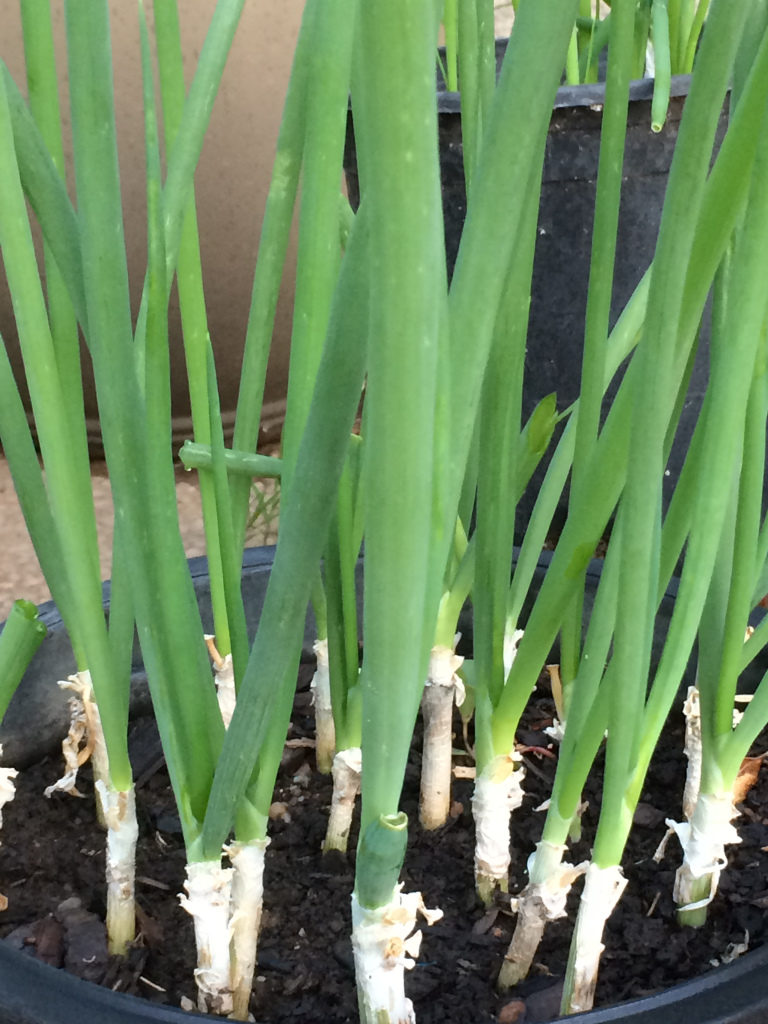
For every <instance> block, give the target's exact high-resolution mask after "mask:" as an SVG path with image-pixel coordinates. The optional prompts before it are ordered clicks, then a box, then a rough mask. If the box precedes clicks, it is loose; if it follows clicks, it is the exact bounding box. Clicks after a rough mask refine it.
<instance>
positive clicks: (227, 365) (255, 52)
mask: <svg viewBox="0 0 768 1024" xmlns="http://www.w3.org/2000/svg"><path fill="white" fill-rule="evenodd" d="M52 6H53V9H54V17H55V25H56V32H57V40H58V45H59V50H60V62H59V66H60V68H63V67H65V51H64V32H63V3H62V0H53V4H52ZM110 7H111V10H112V16H113V50H114V64H115V92H116V107H117V118H118V135H119V144H120V163H121V175H122V185H123V193H124V197H125V209H126V241H127V247H128V251H129V256H130V266H131V274H132V281H131V287H132V294H133V298H134V302H136V301H137V299H138V293H139V290H140V288H141V283H142V280H143V270H144V265H145V255H144V247H145V240H146V234H145V207H144V195H143V174H144V171H143V161H144V147H143V124H142V102H141V78H140V65H139V50H138V27H137V21H136V4H135V2H130V0H110ZM179 7H180V11H181V18H182V34H183V45H184V49H185V62H186V66H187V69H188V81H189V80H190V79H191V75H192V73H193V69H194V66H195V62H196V59H197V56H198V54H199V52H200V47H201V46H202V43H203V39H204V37H205V31H206V28H207V25H208V22H209V20H210V16H211V13H212V12H213V9H214V7H215V0H180V3H179ZM147 8H148V9H149V11H148V13H150V14H151V4H147ZM302 9H303V0H246V4H245V9H244V12H243V16H242V20H241V23H240V26H239V29H238V32H237V35H236V37H235V42H234V45H233V48H232V52H231V55H230V60H229V63H228V66H227V69H226V72H225V75H224V79H223V81H222V85H221V90H220V92H219V95H218V97H217V100H216V104H215V107H214V111H213V117H212V121H211V126H210V131H209V134H208V138H207V141H206V145H205V148H204V150H203V154H202V157H201V161H200V166H199V170H198V175H197V179H196V182H197V200H198V216H199V225H200V236H201V245H202V253H203V271H204V279H205V287H206V299H207V303H208V315H209V326H210V333H211V337H212V339H213V343H214V349H215V352H216V358H217V369H218V373H219V378H220V381H221V397H222V409H223V410H224V412H225V413H228V412H229V413H231V412H232V410H233V409H234V404H235V401H236V395H237V384H238V380H239V372H240V356H241V352H242V340H243V337H244V333H245V324H246V319H247V314H248V306H249V301H250V289H251V281H252V274H253V265H254V260H255V256H256V249H257V243H258V237H259V231H260V227H261V217H262V211H263V207H264V200H265V195H266V190H267V186H268V183H269V178H270V173H271V167H272V159H273V154H274V146H275V140H276V137H277V130H278V127H279V123H280V116H281V112H282V105H283V97H284V94H285V89H286V85H287V81H288V74H289V71H290V62H291V58H292V55H293V47H294V43H295V39H296V34H297V32H298V26H299V21H300V17H301V12H302ZM0 55H2V57H3V59H4V60H5V61H6V63H7V64H8V65H9V67H10V69H11V72H12V74H13V76H14V78H15V79H16V81H17V82H18V83H19V85H20V86H22V88H23V84H24V63H23V54H22V45H21V29H20V23H19V13H18V4H17V3H15V2H13V0H3V3H2V4H0ZM24 91H25V90H24ZM62 103H63V105H64V111H65V116H66V88H65V85H63V92H62ZM67 120H68V119H67ZM65 130H66V126H65ZM292 264H293V253H291V255H290V257H289V270H288V272H287V275H286V279H285V281H284V284H283V290H282V295H281V302H280V305H279V309H278V316H277V324H276V336H275V345H274V347H273V356H272V359H271V363H270V372H269V379H268V384H267V395H266V403H267V405H266V407H265V418H266V419H269V418H270V416H275V415H277V416H279V412H280V404H281V401H282V397H283V394H284V388H285V380H286V376H287V365H288V342H289V336H290V295H291V291H292V285H293V274H292ZM2 287H3V288H4V281H3V285H2ZM174 312H175V311H174ZM172 315H173V314H172ZM0 331H2V334H3V337H4V338H5V339H6V341H7V343H8V346H9V349H11V350H12V352H13V351H15V350H16V342H15V329H14V326H13V317H12V313H11V310H10V302H9V300H8V296H7V293H6V292H4V291H3V292H2V293H0ZM172 352H173V363H174V378H175V381H176V387H175V391H176V393H177V394H178V395H179V396H181V397H179V398H176V399H175V403H174V414H175V417H176V420H177V425H178V428H179V430H178V433H179V434H180V435H183V434H184V429H185V424H184V418H185V417H186V415H187V413H188V406H187V405H186V402H185V400H184V393H185V385H184V380H183V375H184V369H183V353H182V348H181V340H180V337H179V329H178V322H177V318H176V316H175V315H173V326H172ZM88 412H89V415H90V416H94V415H95V412H96V409H95V401H94V399H93V397H92V396H91V397H90V398H89V409H88Z"/></svg>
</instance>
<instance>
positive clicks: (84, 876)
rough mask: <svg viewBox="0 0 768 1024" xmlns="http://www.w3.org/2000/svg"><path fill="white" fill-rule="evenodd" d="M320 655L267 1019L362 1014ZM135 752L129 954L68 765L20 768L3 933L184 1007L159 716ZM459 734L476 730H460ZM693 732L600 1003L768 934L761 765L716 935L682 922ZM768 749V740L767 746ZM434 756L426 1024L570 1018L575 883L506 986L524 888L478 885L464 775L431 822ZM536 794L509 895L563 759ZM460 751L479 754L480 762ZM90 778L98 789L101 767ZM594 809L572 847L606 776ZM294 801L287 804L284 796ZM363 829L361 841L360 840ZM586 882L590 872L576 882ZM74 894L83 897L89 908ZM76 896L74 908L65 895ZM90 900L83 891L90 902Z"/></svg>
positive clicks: (657, 764) (423, 878)
mask: <svg viewBox="0 0 768 1024" xmlns="http://www.w3.org/2000/svg"><path fill="white" fill-rule="evenodd" d="M310 675H311V667H310V666H307V667H306V671H305V672H304V678H303V680H300V692H299V693H298V695H297V701H296V706H295V710H294V716H293V723H292V727H291V731H290V736H289V739H290V740H291V741H292V745H290V746H288V747H286V751H285V756H284V763H283V767H282V769H281V773H280V778H279V780H278V786H277V790H276V793H275V801H276V805H277V806H276V807H275V813H276V815H277V817H276V818H275V820H273V821H272V823H271V837H272V842H271V845H270V847H269V850H268V852H267V862H266V875H265V912H264V920H263V928H262V936H261V941H260V948H259V963H258V967H257V971H256V981H255V983H254V993H253V997H252V1002H251V1011H252V1013H253V1016H254V1019H255V1020H256V1021H259V1022H265V1024H278V1022H288V1021H301V1022H315V1021H317V1022H325V1024H343V1022H346V1021H356V1020H357V1009H356V1001H355V987H354V976H353V971H352V955H351V948H350V944H349V938H348V936H349V929H350V912H349V894H350V891H351V888H352V882H353V865H352V862H351V861H352V858H351V857H350V860H349V861H346V860H345V859H344V858H341V857H338V858H335V859H332V860H329V859H327V858H323V856H322V855H321V853H320V845H321V841H322V838H323V834H324V830H325V822H326V815H327V809H328V806H329V803H330V798H331V784H330V780H329V778H328V777H325V776H321V775H319V774H318V773H317V772H316V771H315V770H314V759H313V752H312V749H311V746H308V745H306V744H304V742H303V741H304V740H305V739H308V738H309V737H311V734H312V725H313V720H312V714H311V707H310V702H309V694H308V693H307V692H306V689H304V687H305V686H306V684H307V682H308V678H309V676H310ZM552 711H553V707H552V705H551V702H550V701H549V700H548V699H547V698H546V697H542V698H540V699H538V701H537V702H536V703H535V705H534V707H533V708H532V710H530V711H529V712H528V713H527V715H526V719H525V721H524V723H523V727H522V728H521V731H520V733H519V740H520V741H521V743H523V744H525V745H527V746H530V747H540V746H546V744H547V743H548V740H547V737H546V736H544V735H543V733H542V732H541V730H542V728H543V727H544V726H546V725H547V724H549V722H550V720H551V715H552ZM131 742H132V749H133V756H134V764H135V765H136V776H137V780H138V801H137V802H138V807H139V811H138V813H139V821H140V828H141V838H140V845H139V850H138V858H137V876H138V877H137V894H138V902H139V907H140V920H139V923H140V928H141V935H140V938H139V940H138V941H137V944H136V948H135V949H134V950H133V951H132V953H131V955H130V957H129V958H128V959H127V960H125V961H122V960H114V959H113V960H110V959H109V958H108V957H107V955H106V952H105V943H104V933H103V928H102V925H101V921H102V918H103V913H104V902H103V901H104V883H103V848H104V837H103V833H102V832H100V830H99V829H98V827H97V826H96V823H95V819H94V811H93V804H92V800H91V799H90V798H86V799H82V800H75V799H73V798H71V797H68V796H65V795H62V794H54V796H53V798H52V799H51V800H45V799H43V797H42V791H43V789H44V788H45V786H46V785H48V784H50V783H51V782H52V781H53V780H54V779H55V778H56V777H57V775H58V769H59V764H58V763H56V762H55V761H53V760H49V761H47V762H44V763H43V764H41V765H39V766H37V767H36V768H34V769H31V770H29V771H26V772H25V773H23V775H21V776H20V777H19V779H18V780H17V784H18V794H17V797H16V800H15V801H14V802H13V803H11V804H9V805H8V806H7V807H6V808H5V809H4V812H3V816H4V822H3V832H2V836H3V846H2V847H1V848H0V892H2V893H4V894H5V895H6V896H7V898H8V907H7V909H6V910H5V912H4V913H2V914H1V915H0V936H2V937H3V938H5V939H6V940H7V941H11V942H15V943H16V944H17V945H18V946H19V947H20V948H23V949H24V950H25V951H26V953H28V955H30V956H38V957H41V958H43V959H45V960H47V962H49V963H51V964H54V965H55V966H58V967H65V966H66V967H68V968H69V969H72V970H74V971H76V972H77V973H79V974H81V975H84V976H85V977H87V978H88V979H89V980H92V981H96V982H100V983H102V984H106V985H109V986H110V987H117V988H120V989H122V990H124V991H129V992H132V993H135V994H137V995H140V996H142V997H145V998H148V999H152V1000H156V1001H161V1002H167V1003H170V1004H172V1005H176V1006H178V1005H179V1004H180V1001H181V1000H182V999H183V998H186V999H187V1000H194V999H195V991H194V983H193V981H192V971H193V968H194V950H193V945H194V943H193V935H192V924H191V920H190V919H189V918H188V916H187V915H186V914H185V912H184V911H183V910H182V909H181V908H180V907H179V903H178V899H177V893H178V892H180V891H181V886H182V882H183V879H184V849H183V844H182V839H181V832H180V827H179V822H178V818H177V816H176V812H175V808H174V802H173V797H172V794H171V792H170V789H169V787H168V781H167V776H166V773H165V770H164V768H163V767H162V762H161V760H159V759H158V756H157V747H156V745H155V744H156V735H155V733H154V727H153V725H152V723H151V722H150V721H148V720H147V721H143V720H142V721H138V722H137V723H135V724H134V726H133V734H132V740H131ZM456 743H457V746H461V743H462V741H461V731H460V728H459V729H458V730H457V739H456ZM681 747H682V727H681V726H679V725H678V724H675V725H673V726H671V727H669V728H668V731H667V733H666V734H665V736H664V737H663V739H662V742H661V743H660V745H659V752H658V754H657V756H656V758H655V760H654V763H653V766H652V769H651V772H650V774H649V778H648V782H647V786H646V789H645V791H644V792H643V796H642V803H641V805H640V808H639V811H638V816H637V821H636V827H635V828H634V829H633V831H632V836H631V839H630V843H629V846H628V849H627V851H626V856H625V859H624V869H625V872H626V875H627V877H628V879H629V884H628V886H627V890H626V892H625V895H624V897H623V899H622V900H621V902H620V904H619V907H618V909H617V911H616V912H615V913H614V915H613V917H612V918H611V920H610V922H609V924H608V927H607V929H606V934H605V937H604V938H605V944H606V951H605V953H604V956H603V962H602V968H601V974H600V980H599V984H598V989H597V998H596V1005H606V1004H609V1003H613V1002H618V1001H621V1000H625V999H630V998H635V997H639V996H642V995H644V994H648V993H651V992H653V991H656V990H658V989H660V988H665V987H667V986H670V985H674V984H676V983H677V982H680V981H682V980H685V979H687V978H690V977H692V976H694V975H696V974H697V973H700V972H701V971H702V970H709V969H711V967H712V965H714V964H716V963H719V962H722V961H723V960H724V959H725V960H727V958H728V957H729V956H733V955H734V951H738V949H739V947H740V946H742V944H745V943H746V944H748V946H749V948H754V947H755V946H757V945H760V944H761V943H762V942H763V941H765V938H766V927H767V925H768V917H766V908H767V907H768V887H767V886H766V878H768V852H767V851H768V772H766V771H765V770H763V771H761V772H760V774H759V777H758V779H757V782H756V784H755V785H754V787H753V788H752V790H751V791H750V792H749V793H748V795H747V797H746V800H745V803H744V804H743V805H741V811H742V814H741V817H740V818H739V819H738V822H737V824H738V827H739V831H740V833H741V837H742V843H741V844H740V845H738V846H733V847H731V848H730V851H729V868H728V870H727V871H725V872H724V873H723V876H722V878H721V884H720V892H719V894H718V896H717V897H716V899H715V901H714V903H713V905H712V907H711V908H710V915H709V922H708V924H707V926H706V927H705V928H703V929H700V930H693V929H680V928H679V927H678V926H677V924H676V923H675V917H674V906H673V903H672V897H671V892H672V883H673V879H674V872H675V868H676V867H677V864H678V862H679V849H678V848H677V844H676V841H675V840H672V841H670V843H669V846H668V848H667V852H666V856H665V858H664V859H663V861H662V862H661V864H656V863H654V861H653V859H652V858H653V854H654V851H655V850H656V848H657V846H658V844H659V841H660V840H661V838H662V837H663V835H664V831H665V825H664V818H665V817H668V816H674V817H679V814H680V793H681V791H682V777H683V771H684V759H683V756H682V753H681ZM763 749H764V748H763ZM419 760H420V758H419V754H418V753H417V752H414V753H413V754H412V757H411V762H410V764H409V768H408V775H407V779H406V786H405V790H404V794H403V800H402V807H403V809H404V810H405V811H406V812H407V814H408V816H409V819H410V821H411V823H412V824H411V829H410V842H409V847H408V854H407V857H406V862H405V869H404V873H403V881H404V882H405V886H406V889H407V890H421V892H422V893H423V894H424V898H425V902H426V904H427V906H428V907H434V906H439V907H441V908H442V909H443V911H444V913H445V916H444V918H443V919H442V921H440V922H438V923H437V924H435V925H434V926H433V927H432V928H430V929H425V934H424V940H423V943H422V949H421V955H420V957H419V960H418V963H417V965H416V967H415V969H414V970H413V971H411V972H410V974H409V975H408V977H407V982H406V984H407V990H408V993H409V995H410V996H411V998H412V999H413V1001H414V1004H415V1008H416V1015H417V1019H418V1021H419V1024H438V1022H439V1024H451V1022H456V1024H467V1022H470V1021H471V1022H473V1024H483V1022H489V1021H506V1022H508V1024H509V1022H513V1021H528V1022H535V1021H546V1020H550V1019H552V1017H554V1016H556V1015H557V1008H558V1005H559V996H560V984H561V979H562V975H563V971H564V967H565V963H566V958H567V954H568V944H569V941H570V932H571V922H572V920H573V917H574V912H575V904H576V899H577V892H574V893H572V895H571V901H570V904H569V910H570V912H569V919H568V920H561V921H558V922H555V923H554V924H552V925H550V927H549V929H548V932H547V933H546V935H545V938H544V942H543V944H542V946H541V948H540V951H539V956H538V958H537V962H536V965H535V968H534V972H533V975H532V977H531V978H530V979H529V980H528V981H527V982H526V983H525V984H523V985H521V986H519V988H518V990H516V991H514V992H513V993H511V994H510V995H508V996H507V997H506V998H499V997H498V996H497V995H496V994H495V992H494V985H493V982H494V978H495V974H496V972H497V971H498V968H499V965H500V962H501V958H502V956H503V954H504V952H505V950H506V947H507V944H508V942H509V939H510V937H511V931H512V926H513V924H514V918H513V917H512V915H511V914H510V912H509V908H508V899H507V900H506V901H505V899H504V898H499V900H498V903H497V904H496V905H495V906H494V907H493V908H492V909H491V910H490V911H486V910H485V909H483V908H482V907H481V906H479V905H478V904H477V902H476V900H475V897H474V893H473V887H472V857H473V825H472V816H471V806H470V798H471V782H470V781H468V780H457V781H456V783H455V788H454V804H453V808H452V816H451V819H450V822H449V824H448V825H447V826H446V827H445V828H443V829H441V830H439V831H438V832H435V833H432V834H425V833H424V832H422V830H421V829H420V827H419V826H418V824H417V819H418V810H417V805H418V769H419ZM525 760H526V763H527V779H526V789H527V792H528V793H529V796H528V797H527V798H526V800H525V801H524V804H523V808H522V809H521V811H520V812H518V814H517V815H516V818H515V821H514V837H513V846H514V859H513V864H512V870H511V877H510V888H511V891H512V892H513V893H514V892H517V891H518V890H519V889H520V888H521V887H522V886H523V885H524V884H525V870H524V869H525V862H526V860H527V858H528V855H529V854H530V852H531V851H532V849H533V846H534V844H535V843H536V842H537V840H538V839H539V837H540V834H541V828H542V824H543V820H544V815H543V814H542V813H541V812H537V811H536V810H535V808H537V807H538V806H539V804H540V803H541V802H542V801H543V800H545V799H546V797H547V795H548V792H549V788H550V780H551V777H552V774H553V772H554V767H555V760H554V757H549V756H541V755H536V754H535V753H527V754H525ZM457 762H458V763H463V764H465V765H469V764H471V760H470V759H469V758H468V757H466V756H464V757H458V758H457ZM81 782H82V785H81V787H80V788H81V789H82V791H83V792H84V793H86V794H87V796H88V797H90V791H91V786H90V782H89V779H88V772H87V768H86V769H84V770H83V773H82V776H81ZM585 798H586V800H587V801H588V803H589V806H588V808H587V810H586V812H585V814H584V819H583V839H582V840H581V841H580V842H578V843H576V844H575V845H574V847H573V849H572V851H571V855H570V859H571V860H572V861H573V862H574V863H575V862H578V861H581V860H584V859H586V858H587V857H588V855H589V849H590V838H591V836H592V835H593V834H594V827H595V824H596V820H597V811H598V808H599V802H600V796H599V785H598V782H597V780H596V779H593V780H592V781H591V782H590V784H589V787H588V790H587V792H586V793H585ZM280 805H284V806H282V807H281V806H280ZM356 838H357V836H356V833H355V832H353V835H352V837H351V844H350V849H351V850H354V844H355V841H356ZM576 888H577V890H578V888H579V887H578V884H577V887H576ZM73 898H74V902H73ZM64 901H67V902H66V903H65V906H64V908H63V909H62V908H61V904H62V902H64ZM77 901H79V903H78V902H77Z"/></svg>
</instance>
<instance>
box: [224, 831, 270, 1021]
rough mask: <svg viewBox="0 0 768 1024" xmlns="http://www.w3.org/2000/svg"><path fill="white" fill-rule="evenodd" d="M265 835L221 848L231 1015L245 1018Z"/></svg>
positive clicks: (257, 924)
mask: <svg viewBox="0 0 768 1024" xmlns="http://www.w3.org/2000/svg"><path fill="white" fill-rule="evenodd" d="M268 845H269V840H268V839H252V840H250V841H249V842H247V843H237V842H235V843H230V845H229V846H226V847H225V848H224V852H225V853H226V854H227V856H228V857H229V861H230V863H231V864H232V868H233V871H234V874H233V875H232V895H231V899H232V915H231V919H230V926H231V930H232V945H231V952H232V967H231V977H232V996H233V999H232V1003H233V1009H232V1017H233V1018H234V1019H235V1020H247V1019H248V1002H249V1000H250V997H251V988H252V987H253V972H254V968H255V966H256V953H257V949H258V942H259V930H260V927H261V911H262V904H263V899H264V854H265V851H266V849H267V846H268Z"/></svg>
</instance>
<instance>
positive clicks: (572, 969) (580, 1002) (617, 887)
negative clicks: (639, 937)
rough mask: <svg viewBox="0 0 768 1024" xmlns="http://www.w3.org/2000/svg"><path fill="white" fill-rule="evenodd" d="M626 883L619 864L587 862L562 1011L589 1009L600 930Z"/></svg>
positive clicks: (596, 967) (592, 994) (600, 939)
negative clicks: (604, 865) (600, 865)
mask: <svg viewBox="0 0 768 1024" xmlns="http://www.w3.org/2000/svg"><path fill="white" fill-rule="evenodd" d="M626 884H627V880H626V878H625V877H624V873H623V872H622V870H621V867H620V866H619V865H618V864H612V865H609V866H608V867H606V868H600V867H598V866H597V864H590V865H589V867H588V868H587V870H586V877H585V881H584V891H583V892H582V894H581V902H580V904H579V913H578V917H577V919H576V927H575V929H574V933H573V940H572V943H573V944H572V947H571V961H570V962H569V965H568V977H569V979H571V986H570V995H569V996H568V995H567V996H566V1000H564V1005H563V1008H562V1011H561V1012H564V1013H582V1012H584V1011H586V1010H591V1009H592V1003H593V1002H594V998H595V986H596V985H597V973H598V969H599V966H600V957H601V955H602V952H603V950H604V949H605V946H604V945H603V941H602V939H603V929H604V927H605V922H606V921H607V920H608V918H609V917H610V916H611V914H612V913H613V910H614V907H615V906H616V904H617V903H618V902H619V900H620V899H621V894H622V893H623V892H624V889H625V887H626ZM566 987H567V986H566Z"/></svg>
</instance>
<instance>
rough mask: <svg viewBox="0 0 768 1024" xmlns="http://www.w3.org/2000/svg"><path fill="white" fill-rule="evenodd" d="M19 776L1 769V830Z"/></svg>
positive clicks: (4, 904) (3, 905)
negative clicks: (5, 808) (4, 814)
mask: <svg viewBox="0 0 768 1024" xmlns="http://www.w3.org/2000/svg"><path fill="white" fill-rule="evenodd" d="M2 756H3V747H2V744H0V757H2ZM18 774H19V773H18V772H17V771H16V769H15V768H0V828H2V827H3V807H5V805H6V804H9V803H10V802H11V800H13V798H14V797H15V796H16V786H15V785H14V782H13V780H14V779H15V778H16V776H17V775H18ZM7 909H8V898H7V897H6V896H4V895H3V894H2V893H1V892H0V912H1V911H3V910H7Z"/></svg>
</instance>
